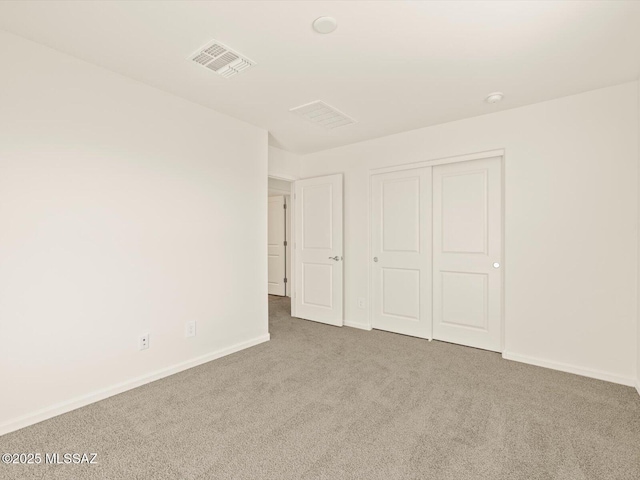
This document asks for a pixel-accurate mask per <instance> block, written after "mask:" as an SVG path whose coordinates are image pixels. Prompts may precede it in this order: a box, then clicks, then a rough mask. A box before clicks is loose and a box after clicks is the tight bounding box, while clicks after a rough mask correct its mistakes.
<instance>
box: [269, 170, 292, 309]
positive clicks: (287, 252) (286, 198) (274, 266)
mask: <svg viewBox="0 0 640 480" xmlns="http://www.w3.org/2000/svg"><path fill="white" fill-rule="evenodd" d="M291 187H292V182H291V181H289V180H285V179H280V178H275V177H269V180H268V190H267V192H268V193H267V195H268V228H267V232H268V233H267V244H268V262H267V263H268V279H267V283H268V292H269V295H274V296H279V297H291V290H292V289H291V283H290V282H291V267H292V261H291V260H292V257H291V246H292V241H291Z"/></svg>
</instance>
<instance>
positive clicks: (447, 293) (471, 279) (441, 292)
mask: <svg viewBox="0 0 640 480" xmlns="http://www.w3.org/2000/svg"><path fill="white" fill-rule="evenodd" d="M501 254H502V157H496V158H490V159H484V160H473V161H469V162H461V163H451V164H447V165H439V166H436V167H433V338H435V339H437V340H444V341H447V342H452V343H458V344H461V345H468V346H471V347H477V348H483V349H486V350H493V351H496V352H499V351H501V350H502V258H501Z"/></svg>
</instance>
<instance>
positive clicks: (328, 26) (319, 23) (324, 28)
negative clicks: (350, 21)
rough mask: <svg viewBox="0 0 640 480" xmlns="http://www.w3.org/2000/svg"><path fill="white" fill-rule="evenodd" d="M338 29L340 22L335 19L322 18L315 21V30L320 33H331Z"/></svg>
mask: <svg viewBox="0 0 640 480" xmlns="http://www.w3.org/2000/svg"><path fill="white" fill-rule="evenodd" d="M336 28H338V22H336V19H335V18H333V17H320V18H316V19H315V20H314V21H313V29H314V30H315V31H316V32H318V33H331V32H333V31H334V30H335V29H336Z"/></svg>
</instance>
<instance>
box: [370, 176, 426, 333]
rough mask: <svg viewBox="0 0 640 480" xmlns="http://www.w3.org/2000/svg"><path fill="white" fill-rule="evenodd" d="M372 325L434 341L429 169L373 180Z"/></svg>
mask: <svg viewBox="0 0 640 480" xmlns="http://www.w3.org/2000/svg"><path fill="white" fill-rule="evenodd" d="M371 187H372V189H371V192H372V225H371V227H372V239H371V246H372V256H373V258H372V259H371V260H372V263H371V272H372V309H373V310H372V326H373V328H377V329H380V330H387V331H390V332H396V333H402V334H405V335H412V336H415V337H421V338H430V337H431V291H432V287H431V249H432V246H431V225H432V219H431V168H430V167H426V168H419V169H414V170H404V171H400V172H392V173H384V174H379V175H373V176H372V177H371Z"/></svg>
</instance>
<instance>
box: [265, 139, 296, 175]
mask: <svg viewBox="0 0 640 480" xmlns="http://www.w3.org/2000/svg"><path fill="white" fill-rule="evenodd" d="M301 158H302V157H301V156H300V155H298V154H296V153H292V152H287V151H285V150H281V149H279V148H276V147H272V146H271V145H269V175H271V176H274V177H280V178H288V179H290V180H295V179H296V178H300V159H301Z"/></svg>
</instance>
